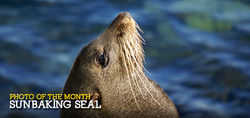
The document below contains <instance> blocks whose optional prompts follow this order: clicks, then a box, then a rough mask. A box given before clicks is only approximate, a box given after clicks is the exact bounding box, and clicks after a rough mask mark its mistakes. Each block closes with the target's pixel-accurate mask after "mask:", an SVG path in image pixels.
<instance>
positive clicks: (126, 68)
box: [123, 52, 142, 111]
mask: <svg viewBox="0 0 250 118" xmlns="http://www.w3.org/2000/svg"><path fill="white" fill-rule="evenodd" d="M124 53H125V52H124ZM124 56H125V57H126V55H125V54H124ZM123 61H124V62H126V61H125V58H123ZM124 66H125V70H126V72H127V76H128V79H129V85H130V88H131V92H132V95H133V97H134V99H135V103H136V105H137V107H138V108H139V109H140V111H142V109H141V107H140V106H139V104H138V102H137V99H136V97H135V94H134V90H133V87H132V83H131V80H130V74H129V70H128V67H127V64H126V63H124Z"/></svg>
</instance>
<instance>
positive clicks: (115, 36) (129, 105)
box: [60, 12, 178, 118]
mask: <svg viewBox="0 0 250 118" xmlns="http://www.w3.org/2000/svg"><path fill="white" fill-rule="evenodd" d="M137 29H139V26H138V25H137V24H136V22H135V21H134V20H133V18H132V17H131V16H130V15H129V13H127V12H123V13H120V14H119V15H118V16H117V17H116V19H115V20H114V21H113V22H112V23H111V25H110V26H109V27H108V28H107V29H106V30H105V31H104V33H103V34H101V35H100V36H99V37H98V38H97V39H95V40H93V41H92V42H91V43H89V44H88V45H87V46H85V47H84V48H83V49H82V50H81V52H80V54H79V55H78V56H77V58H76V60H75V63H74V65H73V67H72V69H71V72H70V74H69V76H68V79H67V81H66V83H65V86H64V89H63V93H75V94H78V93H91V94H94V93H98V94H99V95H100V99H99V101H100V102H101V103H102V104H101V105H102V108H101V109H100V110H96V109H90V110H74V109H71V110H61V111H60V115H61V117H62V118H67V117H160V118H161V117H167V118H175V117H178V113H177V110H176V108H175V105H174V104H173V102H172V101H171V100H170V99H169V98H168V96H167V94H166V93H165V92H164V90H163V89H162V88H161V87H160V86H159V85H158V84H156V83H155V82H154V81H152V80H150V79H148V78H147V77H146V76H145V74H144V67H143V60H144V52H143V48H142V43H143V39H142V38H141V36H140V34H139V33H138V31H137ZM139 30H140V29H139ZM103 51H105V52H106V54H107V57H108V58H109V63H108V66H107V67H105V68H103V67H102V66H101V65H100V64H99V63H98V62H97V61H96V58H97V56H98V55H99V54H100V53H101V52H103Z"/></svg>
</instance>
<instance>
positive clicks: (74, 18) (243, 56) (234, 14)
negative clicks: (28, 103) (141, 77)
mask: <svg viewBox="0 0 250 118" xmlns="http://www.w3.org/2000/svg"><path fill="white" fill-rule="evenodd" d="M123 11H128V12H130V13H131V15H132V17H134V19H135V20H136V21H137V22H138V24H139V25H140V26H141V28H142V30H143V31H144V33H143V34H142V36H143V37H144V39H145V40H146V44H145V45H144V49H145V54H146V62H147V63H146V64H145V66H146V68H147V69H148V71H149V72H150V73H151V75H150V77H151V78H152V79H153V80H155V81H156V82H157V83H159V84H160V86H162V87H163V88H164V89H165V90H166V92H167V93H168V95H169V96H170V98H171V99H172V100H173V101H174V103H175V104H176V106H177V108H178V111H179V113H180V116H181V117H182V118H199V117H202V118H247V117H248V118H249V117H250V112H249V111H250V1H249V0H124V1H120V2H118V1H115V0H102V1H93V0H1V1H0V117H1V118H5V117H6V118H11V117H32V118H33V117H42V118H44V117H46V118H49V117H59V114H58V110H10V109H9V94H10V93H34V94H35V93H59V92H61V89H62V87H63V85H64V82H65V80H66V78H67V74H68V73H69V71H70V68H71V65H72V64H73V61H74V59H75V57H76V55H77V54H78V52H79V51H80V49H81V48H82V47H83V46H84V45H86V44H87V43H88V42H90V41H91V40H93V39H94V38H95V37H96V36H98V35H99V34H101V33H102V32H103V31H104V29H105V28H106V27H107V26H108V25H109V23H111V21H112V20H113V19H114V18H115V16H116V15H118V14H119V12H123Z"/></svg>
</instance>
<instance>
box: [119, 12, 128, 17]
mask: <svg viewBox="0 0 250 118" xmlns="http://www.w3.org/2000/svg"><path fill="white" fill-rule="evenodd" d="M119 15H120V16H122V17H131V16H130V14H129V13H128V12H121V13H120V14H119Z"/></svg>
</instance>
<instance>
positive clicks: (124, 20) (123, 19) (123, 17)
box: [109, 12, 134, 28]
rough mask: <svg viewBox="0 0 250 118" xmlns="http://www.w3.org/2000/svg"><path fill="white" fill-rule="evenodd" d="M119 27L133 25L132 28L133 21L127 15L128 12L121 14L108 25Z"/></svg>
mask: <svg viewBox="0 0 250 118" xmlns="http://www.w3.org/2000/svg"><path fill="white" fill-rule="evenodd" d="M121 25H133V26H134V20H133V18H132V17H131V15H130V14H129V12H121V13H120V14H119V15H118V16H116V18H115V19H114V20H113V22H112V23H111V24H110V26H109V27H114V28H115V27H119V26H121Z"/></svg>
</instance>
